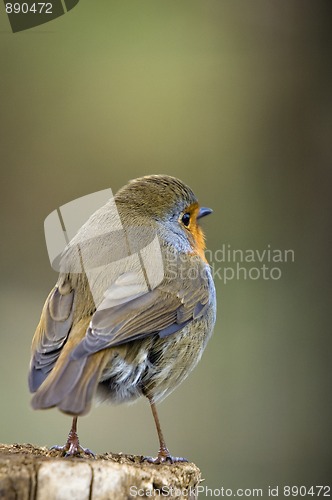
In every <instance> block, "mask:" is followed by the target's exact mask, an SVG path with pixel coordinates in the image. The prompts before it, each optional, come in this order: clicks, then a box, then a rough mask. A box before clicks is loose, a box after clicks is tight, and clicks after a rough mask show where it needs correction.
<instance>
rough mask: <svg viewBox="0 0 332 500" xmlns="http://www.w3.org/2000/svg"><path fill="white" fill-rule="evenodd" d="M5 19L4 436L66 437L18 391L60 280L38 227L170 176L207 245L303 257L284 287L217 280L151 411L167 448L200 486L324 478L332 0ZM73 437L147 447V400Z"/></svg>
mask: <svg viewBox="0 0 332 500" xmlns="http://www.w3.org/2000/svg"><path fill="white" fill-rule="evenodd" d="M0 15H1V18H0V44H1V49H0V50H1V61H2V63H1V76H0V82H1V83H0V85H1V89H0V90H1V103H0V106H1V135H0V143H1V150H0V151H1V179H2V182H1V187H2V189H1V192H2V193H1V203H2V209H1V227H2V235H3V236H2V238H1V252H2V254H1V284H0V286H1V334H0V335H1V352H0V401H1V414H0V422H1V423H0V441H2V442H5V443H12V442H32V443H35V444H40V445H47V446H49V445H52V444H63V443H64V440H65V438H66V436H67V433H68V431H69V427H70V419H69V418H68V417H66V416H64V415H62V414H60V413H59V412H58V411H57V410H49V411H45V412H33V411H32V410H31V409H30V406H29V401H30V395H29V393H28V389H27V381H26V379H27V371H28V363H29V355H30V342H31V339H32V336H33V333H34V330H35V327H36V324H37V322H38V320H39V317H40V313H41V309H42V306H43V303H44V300H45V298H46V295H47V294H48V292H49V290H50V288H51V287H52V286H53V284H54V283H55V281H56V278H57V276H56V273H55V272H54V271H53V270H52V269H51V267H50V265H49V261H48V256H47V251H46V245H45V241H44V233H43V222H44V219H45V217H46V216H47V215H48V214H49V213H50V212H51V211H53V210H54V209H55V208H57V207H59V206H61V205H63V204H64V203H66V202H68V201H71V200H73V199H75V198H78V197H80V196H83V195H85V194H88V193H91V192H94V191H98V190H101V189H106V188H108V187H111V188H112V190H113V191H114V192H115V191H116V190H117V189H118V188H119V187H121V186H122V185H124V184H125V183H126V182H127V181H128V180H129V179H131V178H134V177H138V176H141V175H144V174H150V173H167V174H171V175H175V176H177V177H179V178H181V179H182V180H183V181H185V182H186V183H187V184H189V185H190V186H191V187H192V188H193V190H194V191H195V192H196V194H197V196H198V197H199V199H200V201H201V203H202V204H203V205H207V206H211V207H213V209H214V214H213V216H211V217H209V218H208V219H206V220H204V223H203V225H204V228H205V230H206V234H207V245H208V248H209V249H211V250H212V251H213V252H215V251H216V250H217V249H220V248H221V247H222V245H223V244H225V245H231V247H232V248H241V249H244V250H245V249H258V250H260V251H261V250H264V248H266V247H267V245H271V248H277V249H293V250H294V252H295V262H294V263H287V264H281V265H280V268H281V269H282V277H281V279H280V280H271V279H270V280H264V279H258V280H244V279H241V280H232V281H230V282H228V283H227V284H226V285H225V283H224V282H223V281H222V280H221V279H219V278H218V277H217V278H216V287H217V295H218V322H217V325H216V328H215V333H214V336H213V338H212V340H211V341H210V344H209V345H208V347H207V350H206V352H205V355H204V356H203V359H202V361H201V363H200V364H199V366H198V367H197V368H196V370H195V371H194V372H193V374H192V375H191V376H190V378H189V379H188V380H187V381H186V382H185V383H184V384H183V385H182V386H181V387H180V388H179V389H178V390H177V391H176V392H174V393H173V394H172V395H171V396H170V397H169V398H168V399H167V400H166V401H165V402H163V403H162V404H161V405H160V407H159V412H160V419H161V422H162V426H163V429H164V433H165V436H166V438H167V443H168V445H169V448H170V450H171V452H172V453H173V454H175V455H183V456H186V457H188V458H190V460H192V461H194V462H195V463H196V464H197V465H198V466H199V467H200V468H201V470H202V475H203V477H204V478H205V483H204V484H205V485H206V486H208V487H211V488H220V487H221V486H224V487H225V488H226V487H227V488H249V487H262V488H265V489H266V488H267V486H268V485H271V486H277V485H279V486H280V487H282V486H283V485H284V484H290V485H293V484H295V485H301V484H304V485H307V486H311V485H315V484H320V485H323V484H327V482H328V481H329V479H330V471H331V469H330V467H331V463H332V460H331V458H332V457H331V455H332V452H331V449H332V447H331V347H332V346H331V326H330V324H331V319H330V316H331V295H330V276H331V274H330V271H331V248H330V244H331V230H330V229H331V228H330V225H331V212H330V208H331V177H332V175H331V159H332V158H331V156H332V155H331V130H332V99H331V88H332V81H331V80H332V78H331V71H329V68H330V69H331V39H332V30H331V2H325V1H319V0H316V1H306V0H290V1H287V2H286V1H284V2H279V1H277V0H272V1H266V0H251V1H247V0H232V1H230V0H226V1H225V0H199V1H197V0H182V1H181V2H178V1H175V0H169V1H167V2H166V1H164V2H156V1H155V0H140V1H138V0H136V1H133V0H131V1H128V0H118V1H111V0H104V1H99V2H88V1H84V0H81V1H80V2H79V4H78V5H77V6H76V7H75V8H74V9H73V10H72V11H70V12H69V13H67V14H66V15H64V16H62V17H60V18H58V19H56V20H54V21H52V22H50V23H48V24H45V25H42V26H40V27H37V28H35V29H32V30H27V31H23V32H21V33H18V34H12V32H11V31H10V26H9V22H8V19H7V18H6V16H5V14H4V13H3V10H2V11H1V13H0ZM219 265H220V266H223V265H227V266H229V265H232V264H229V263H221V264H218V265H217V266H219ZM79 431H80V432H79V434H80V439H81V442H82V444H83V445H84V446H88V447H89V448H91V449H92V450H94V451H95V452H105V451H114V452H119V451H122V452H127V453H136V454H150V455H151V454H154V453H156V451H157V437H156V433H155V429H154V425H153V421H152V415H151V414H150V409H149V407H148V404H147V402H146V401H140V402H139V403H137V404H135V405H133V406H118V407H108V406H103V407H98V408H96V409H94V410H93V411H92V412H91V414H90V415H89V416H88V417H84V418H82V419H81V421H80V422H79ZM266 497H267V495H266Z"/></svg>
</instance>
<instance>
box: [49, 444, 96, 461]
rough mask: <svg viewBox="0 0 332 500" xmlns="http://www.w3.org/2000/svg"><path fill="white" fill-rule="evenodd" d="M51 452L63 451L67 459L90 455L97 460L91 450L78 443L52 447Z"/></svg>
mask: <svg viewBox="0 0 332 500" xmlns="http://www.w3.org/2000/svg"><path fill="white" fill-rule="evenodd" d="M51 450H56V451H61V452H62V455H63V456H64V457H65V458H69V457H79V456H81V455H88V456H90V457H92V458H95V454H94V453H93V452H92V451H91V450H89V448H83V446H81V445H80V444H79V443H78V442H67V443H66V444H65V445H64V446H57V445H55V446H52V447H51Z"/></svg>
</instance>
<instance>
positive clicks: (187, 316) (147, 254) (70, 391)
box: [29, 175, 216, 464]
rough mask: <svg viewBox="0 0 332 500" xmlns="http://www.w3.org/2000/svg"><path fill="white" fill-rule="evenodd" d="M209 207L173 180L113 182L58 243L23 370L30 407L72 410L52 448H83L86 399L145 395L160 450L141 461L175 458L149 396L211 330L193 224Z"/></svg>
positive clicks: (172, 379)
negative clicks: (116, 185)
mask: <svg viewBox="0 0 332 500" xmlns="http://www.w3.org/2000/svg"><path fill="white" fill-rule="evenodd" d="M211 212H212V210H211V209H210V208H205V207H200V205H199V204H198V201H197V199H196V197H195V195H194V193H193V192H192V190H191V189H190V188H189V187H188V186H186V185H185V184H184V183H183V182H181V181H180V180H178V179H176V178H174V177H170V176H166V175H151V176H145V177H141V178H138V179H135V180H132V181H130V182H129V183H128V184H127V185H126V186H124V187H123V188H121V189H120V190H119V191H118V192H117V193H116V195H115V197H114V199H113V200H110V201H109V202H108V203H106V205H104V206H103V207H102V208H101V209H99V210H97V211H96V212H95V213H94V214H93V215H92V216H91V217H90V219H89V220H88V221H87V222H86V223H85V224H84V225H83V226H82V228H81V229H80V230H79V231H78V233H77V235H76V236H75V237H74V238H73V239H72V241H71V242H70V243H69V244H68V245H67V248H66V250H65V251H64V253H63V255H62V258H61V265H60V274H59V279H58V281H57V283H56V285H55V287H54V288H53V289H52V291H51V292H50V294H49V296H48V298H47V299H46V302H45V305H44V308H43V311H42V314H41V318H40V322H39V324H38V326H37V329H36V332H35V335H34V338H33V342H32V356H31V362H30V371H29V387H30V391H31V392H33V393H35V394H34V396H33V398H32V406H33V408H34V409H43V408H52V407H57V408H58V409H59V410H61V411H62V412H64V413H66V414H69V415H71V416H72V417H73V421H72V427H71V430H70V433H69V436H68V440H67V442H66V444H65V445H64V446H62V447H59V446H58V447H56V448H57V449H60V450H62V451H63V453H64V454H65V455H66V456H74V455H79V454H81V453H86V454H88V455H89V454H92V452H91V451H90V450H88V449H85V448H82V447H81V445H80V443H79V439H78V434H77V418H78V416H80V415H84V414H86V413H88V411H89V410H90V407H91V404H92V402H93V400H95V399H99V400H100V401H107V402H110V403H120V402H121V403H122V402H128V401H134V400H136V399H137V398H139V397H141V396H145V397H147V398H148V400H149V402H150V405H151V409H152V413H153V417H154V420H155V425H156V429H157V432H158V437H159V444H160V448H159V452H158V455H157V457H156V458H152V457H145V458H144V460H148V461H149V462H152V463H159V464H160V463H164V462H170V463H173V462H176V461H185V459H183V458H181V457H173V456H171V454H170V453H169V451H168V448H167V446H166V443H165V439H164V437H163V434H162V430H161V426H160V423H159V418H158V414H157V409H156V403H157V402H160V401H161V400H162V399H164V398H165V397H166V396H167V395H168V394H169V393H170V392H171V391H173V390H174V389H175V388H176V387H177V386H178V385H179V384H180V383H181V382H182V381H183V380H184V379H185V378H186V377H187V375H188V374H189V373H190V372H191V370H192V369H193V368H194V367H195V365H196V364H197V363H198V361H199V360H200V358H201V356H202V353H203V351H204V349H205V347H206V344H207V341H208V340H209V338H210V336H211V334H212V331H213V327H214V324H215V318H216V295H215V287H214V283H213V280H212V276H211V272H210V267H209V265H208V263H207V261H206V259H205V256H204V250H205V244H204V234H203V231H202V229H201V227H200V225H199V221H200V219H201V218H202V217H205V216H206V215H208V214H210V213H211ZM114 228H116V229H114ZM92 455H93V454H92Z"/></svg>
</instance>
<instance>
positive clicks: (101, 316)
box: [70, 266, 210, 360]
mask: <svg viewBox="0 0 332 500" xmlns="http://www.w3.org/2000/svg"><path fill="white" fill-rule="evenodd" d="M120 278H121V280H120V281H121V284H120V285H119V283H117V282H115V283H114V284H113V285H112V286H111V287H110V289H109V290H108V291H107V295H108V296H111V297H112V299H111V300H110V301H109V302H108V304H107V305H108V307H105V308H103V307H102V305H101V307H99V308H98V309H97V311H96V312H95V313H94V314H93V316H92V320H91V322H90V325H89V327H88V329H87V332H86V334H85V337H84V338H83V340H82V341H81V342H80V343H79V344H78V345H77V346H76V348H74V350H73V351H72V353H71V356H70V357H71V359H72V360H75V359H80V358H82V357H85V356H88V355H90V354H93V353H95V352H98V351H100V350H102V349H106V348H109V347H114V346H117V345H120V344H123V343H126V342H130V341H133V340H137V339H142V338H145V337H147V336H149V335H156V334H158V335H159V337H167V336H168V335H171V334H173V333H175V332H177V331H179V330H181V329H182V328H183V327H184V326H185V325H186V324H187V323H189V322H190V321H192V320H193V319H197V318H200V317H201V316H203V314H204V312H205V310H206V308H207V307H208V306H209V301H210V292H209V276H208V271H207V266H206V267H205V266H204V267H201V269H200V272H199V273H197V276H195V277H193V279H189V278H187V279H183V278H182V277H180V276H178V277H177V278H176V279H172V280H164V282H162V283H161V284H160V285H159V286H158V287H157V288H155V289H154V290H151V291H148V292H145V293H137V290H138V289H139V285H137V286H135V284H134V283H133V275H132V273H131V275H130V279H127V276H121V277H120ZM131 294H132V295H131ZM118 297H122V298H123V297H125V299H124V300H125V302H124V303H123V302H122V303H120V304H119V300H118Z"/></svg>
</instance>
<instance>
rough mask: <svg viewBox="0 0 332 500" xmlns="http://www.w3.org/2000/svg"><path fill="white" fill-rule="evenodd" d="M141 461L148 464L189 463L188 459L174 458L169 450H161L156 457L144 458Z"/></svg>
mask: <svg viewBox="0 0 332 500" xmlns="http://www.w3.org/2000/svg"><path fill="white" fill-rule="evenodd" d="M141 461H142V462H148V463H150V464H175V463H177V462H188V460H187V459H186V458H183V457H173V456H172V455H171V454H170V452H169V451H168V449H167V448H165V449H161V450H159V453H158V455H157V456H156V457H142V459H141Z"/></svg>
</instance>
